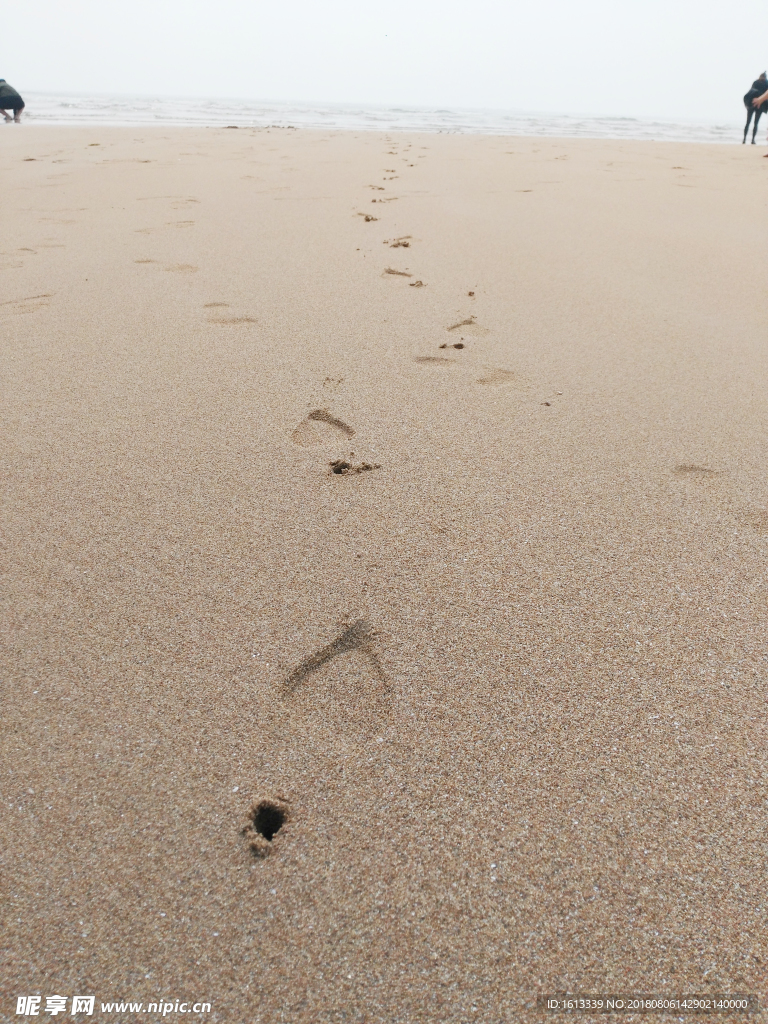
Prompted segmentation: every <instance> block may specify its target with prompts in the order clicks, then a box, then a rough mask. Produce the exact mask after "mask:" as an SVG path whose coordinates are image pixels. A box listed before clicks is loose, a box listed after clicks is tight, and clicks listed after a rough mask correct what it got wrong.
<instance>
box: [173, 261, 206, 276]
mask: <svg viewBox="0 0 768 1024" xmlns="http://www.w3.org/2000/svg"><path fill="white" fill-rule="evenodd" d="M165 269H166V270H169V271H170V272H171V273H173V274H196V273H197V271H198V270H199V269H200V268H199V267H196V266H194V264H192V263H176V264H174V266H172V267H166V268H165Z"/></svg>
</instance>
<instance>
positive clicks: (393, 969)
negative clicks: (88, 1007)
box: [0, 125, 768, 1024]
mask: <svg viewBox="0 0 768 1024" xmlns="http://www.w3.org/2000/svg"><path fill="white" fill-rule="evenodd" d="M1 132H2V139H1V140H0V141H1V142H2V156H0V161H1V162H2V169H3V181H4V184H5V188H4V196H3V198H4V205H3V231H2V243H1V244H2V253H0V270H1V273H0V283H1V289H2V294H1V295H0V323H1V325H2V331H1V333H0V337H1V338H2V340H1V341H0V344H1V345H2V365H3V373H2V403H1V406H0V408H1V409H2V435H1V436H2V442H1V446H2V447H1V451H0V459H1V461H0V466H1V468H2V493H3V498H2V515H1V516H0V527H1V530H0V542H1V544H2V563H3V588H2V604H3V613H2V617H0V630H2V649H1V650H2V653H1V654H0V657H1V658H2V673H1V675H0V678H1V679H2V700H3V715H2V723H3V739H2V759H1V761H0V771H1V772H2V778H3V784H2V787H0V796H1V797H2V819H3V825H2V831H3V842H2V844H1V852H0V875H2V885H1V886H0V890H1V891H0V901H1V903H0V906H2V920H3V928H2V936H1V937H0V943H1V944H2V954H1V956H0V1020H9V1021H10V1020H21V1019H23V1018H22V1017H17V1016H16V1015H15V1007H16V999H17V998H18V997H19V996H25V995H35V994H37V995H40V996H41V997H42V999H43V1002H42V1004H41V1015H40V1017H39V1018H38V1019H50V1018H49V1017H46V1016H45V1014H44V1009H45V998H46V997H47V996H52V995H54V994H58V995H62V996H67V997H68V998H69V999H71V997H73V996H74V995H81V994H82V995H90V996H94V997H95V1003H96V1010H95V1012H94V1015H93V1017H88V1016H82V1017H81V1018H79V1019H81V1020H83V1021H85V1020H94V1021H96V1020H99V1021H102V1020H103V1021H118V1020H119V1021H122V1022H129V1021H130V1022H133V1021H144V1022H147V1021H150V1020H155V1019H161V1017H162V1015H161V1014H155V1015H154V1016H153V1015H152V1014H151V1013H147V1012H146V1006H147V1005H148V1004H149V1003H151V1002H156V1001H158V1000H160V1001H167V1000H170V1001H171V1002H173V1003H175V1002H176V1001H182V1002H183V1001H187V1000H188V1001H189V1002H190V1003H197V1002H203V1001H205V1002H209V1003H210V1004H211V1011H210V1013H207V1014H204V1015H199V1016H198V1015H196V1014H191V1013H190V1014H187V1016H186V1018H185V1017H184V1016H181V1017H179V1015H178V1014H177V1013H176V1012H172V1013H170V1014H169V1015H168V1016H166V1017H165V1018H164V1019H165V1020H174V1019H175V1020H178V1019H181V1020H184V1019H190V1020H191V1019H195V1020H207V1021H218V1022H222V1024H246V1022H247V1024H278V1022H285V1024H316V1022H317V1024H324V1022H334V1024H335V1022H342V1021H344V1022H349V1024H352V1022H355V1024H412V1022H420V1024H468V1022H473V1021H477V1022H479V1024H502V1022H504V1024H506V1022H512V1021H515V1022H518V1021H520V1022H534V1021H536V1022H538V1021H544V1020H545V1019H552V1020H558V1019H560V1020H562V1019H563V1018H562V1017H549V1016H547V1015H545V1014H544V1013H543V1012H542V1011H540V1010H538V1009H537V1008H536V1000H537V998H538V997H539V996H541V995H544V994H548V993H553V992H557V991H568V992H579V993H630V994H631V993H646V994H652V993H657V994H667V995H669V994H676V993H701V994H712V993H754V994H757V995H758V996H759V997H760V998H761V999H763V1000H765V999H768V941H767V940H766V928H765V922H766V892H767V885H768V861H767V859H766V824H765V820H766V819H765V815H766V798H767V796H768V785H767V783H768V773H767V771H766V769H767V762H768V755H767V753H766V739H767V736H766V732H767V730H766V674H767V672H768V666H767V664H766V652H767V650H768V648H767V647H766V640H767V637H766V633H767V632H768V630H767V629H766V621H767V613H768V590H767V589H766V588H767V576H766V554H767V552H768V474H767V469H768V404H767V403H766V389H767V388H768V346H767V344H766V340H767V337H768V335H767V332H766V320H767V319H768V317H767V315H766V298H765V296H766V285H765V257H766V238H768V209H767V207H766V192H765V189H766V181H765V179H766V175H767V174H768V160H764V159H762V158H761V157H762V152H763V148H762V147H759V148H758V147H750V146H745V147H741V146H738V145H733V146H721V145H711V146H706V145H684V144H673V143H650V142H648V143H646V142H618V141H616V142H611V141H586V140H567V141H558V140H549V139H548V140H541V139H522V138H514V139H510V138H500V137H483V136H459V135H447V134H446V135H443V134H433V135H428V134H423V135H408V134H390V135H383V134H377V133H364V132H360V133H354V132H347V133H345V132H340V131H326V132H323V131H292V130H274V129H273V130H251V129H237V130H232V129H193V128H159V127H158V128H153V129H144V128H142V129H139V128H125V127H121V128H106V127H98V128H93V127H71V128H65V127H39V126H34V125H21V126H15V125H11V126H8V127H5V126H3V128H2V129H1ZM260 805H261V806H262V811H261V817H260V816H259V814H258V813H255V812H256V809H257V808H258V807H259V806H260ZM270 807H271V808H272V811H271V812H270V811H269V808H270ZM264 808H267V811H266V812H265V810H264ZM265 814H266V816H267V818H269V815H270V814H271V815H272V817H271V819H270V820H271V821H272V822H273V825H277V824H280V822H282V825H281V827H280V828H279V830H278V831H277V832H276V833H274V834H273V837H272V838H271V839H270V838H269V837H266V836H265V835H264V834H259V831H258V828H257V826H259V824H260V823H261V824H262V825H263V822H264V820H265ZM117 1001H126V1002H128V1001H130V1002H134V1003H137V1004H138V1003H141V1004H142V1006H143V1009H142V1011H141V1012H139V1011H136V1010H134V1011H123V1012H119V1013H118V1012H110V1011H103V1012H102V1013H101V1014H100V1013H99V1006H100V1004H105V1003H111V1002H117ZM66 1019H72V1018H71V1017H69V1016H68V1017H67V1018H66ZM581 1019H582V1020H585V1021H587V1020H590V1019H595V1020H597V1019H605V1018H598V1017H591V1016H585V1017H582V1018H581ZM621 1019H622V1020H625V1021H630V1020H635V1019H638V1020H639V1019H640V1018H639V1017H634V1016H626V1015H625V1016H624V1017H623V1018H621ZM720 1019H721V1020H736V1019H740V1020H743V1019H744V1018H743V1017H741V1016H739V1015H735V1014H733V1015H730V1016H729V1015H727V1014H726V1015H724V1016H722V1017H720ZM751 1019H756V1018H751Z"/></svg>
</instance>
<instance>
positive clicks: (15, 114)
mask: <svg viewBox="0 0 768 1024" xmlns="http://www.w3.org/2000/svg"><path fill="white" fill-rule="evenodd" d="M23 109H24V104H23V103H22V105H21V106H20V107H15V108H14V111H13V120H14V121H15V122H16V124H21V112H22V110H23Z"/></svg>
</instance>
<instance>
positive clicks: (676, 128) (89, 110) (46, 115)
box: [24, 93, 743, 143]
mask: <svg viewBox="0 0 768 1024" xmlns="http://www.w3.org/2000/svg"><path fill="white" fill-rule="evenodd" d="M25 99H26V103H27V109H26V111H25V115H24V116H25V118H26V119H28V120H29V121H32V122H34V123H37V124H103V125H137V126H138V125H196V126H201V127H202V126H204V125H210V126H225V125H237V126H238V127H257V128H265V127H271V126H273V127H279V128H342V129H347V130H354V131H390V132H392V131H410V132H460V133H475V134H482V135H527V136H532V135H540V136H548V137H550V138H583V139H644V140H652V139H653V140H657V141H660V142H661V141H665V142H733V143H740V142H741V136H742V132H743V121H742V120H741V119H740V118H738V117H736V116H734V120H733V121H732V122H728V123H726V122H721V123H717V124H714V123H711V124H710V123H704V122H695V121H664V120H653V119H648V118H640V117H590V116H587V115H584V116H577V115H573V114H537V113H524V112H519V111H516V112H513V111H504V110H459V109H440V108H437V107H434V108H432V107H367V106H353V105H351V104H334V105H331V104H301V103H264V102H259V101H257V100H225V99H222V100H211V99H178V98H167V97H165V98H164V97H130V96H54V95H51V94H44V93H37V94H35V93H27V94H25ZM737 109H738V105H737Z"/></svg>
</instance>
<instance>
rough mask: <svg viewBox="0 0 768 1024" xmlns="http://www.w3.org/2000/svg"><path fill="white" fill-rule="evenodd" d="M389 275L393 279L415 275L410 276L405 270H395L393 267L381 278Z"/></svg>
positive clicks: (388, 268)
mask: <svg viewBox="0 0 768 1024" xmlns="http://www.w3.org/2000/svg"><path fill="white" fill-rule="evenodd" d="M388 274H389V275H391V276H392V277H413V274H408V273H406V271H405V270H393V269H392V267H387V269H386V270H385V271H384V273H383V274H382V275H381V276H382V277H386V276H387V275H388Z"/></svg>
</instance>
